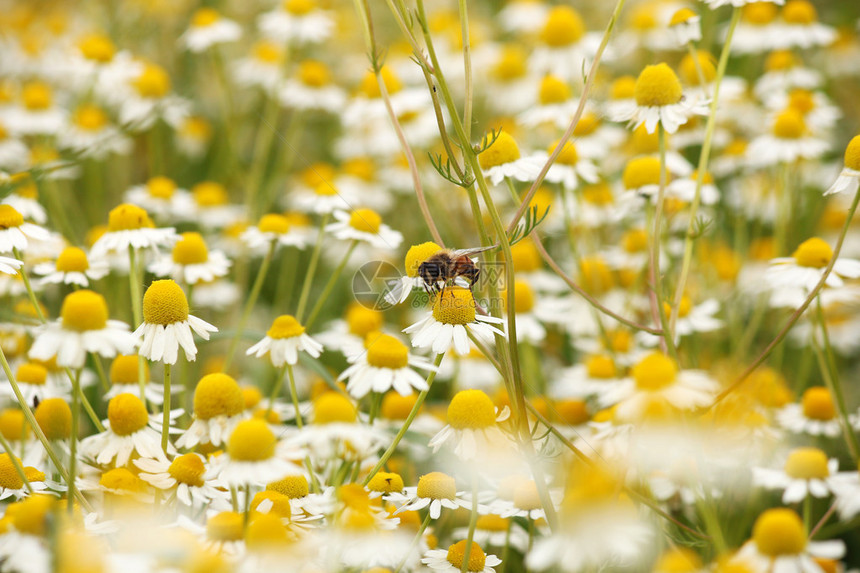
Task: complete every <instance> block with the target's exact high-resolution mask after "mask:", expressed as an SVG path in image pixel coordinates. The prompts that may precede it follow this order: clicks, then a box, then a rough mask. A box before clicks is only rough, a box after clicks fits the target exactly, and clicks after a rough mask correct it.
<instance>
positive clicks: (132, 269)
mask: <svg viewBox="0 0 860 573" xmlns="http://www.w3.org/2000/svg"><path fill="white" fill-rule="evenodd" d="M140 283H141V281H140V276H139V271H138V268H137V252H136V251H135V250H134V247H132V246H131V245H129V246H128V290H129V295H130V296H131V311H132V315H133V317H134V326H135V327H137V326H139V325H141V324H143V294H142V293H141V284H140ZM144 360H146V359H145V358H144V357H143V356H141V355H140V354H138V356H137V385H138V388H139V390H140V399H141V400H142V401H143V404H144V405H146V362H144Z"/></svg>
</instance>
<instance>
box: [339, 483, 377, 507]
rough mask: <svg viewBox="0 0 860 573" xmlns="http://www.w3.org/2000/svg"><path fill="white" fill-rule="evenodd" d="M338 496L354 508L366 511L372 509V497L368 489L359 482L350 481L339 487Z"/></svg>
mask: <svg viewBox="0 0 860 573" xmlns="http://www.w3.org/2000/svg"><path fill="white" fill-rule="evenodd" d="M337 497H338V499H340V500H341V501H342V502H343V504H344V505H345V506H346V507H348V508H350V509H352V510H358V511H366V510H368V509H370V497H369V495H368V493H367V491H366V490H365V489H364V488H363V487H361V486H360V485H359V484H357V483H348V484H346V485H342V486H340V487H339V488H337Z"/></svg>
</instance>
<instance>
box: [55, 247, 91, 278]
mask: <svg viewBox="0 0 860 573" xmlns="http://www.w3.org/2000/svg"><path fill="white" fill-rule="evenodd" d="M56 267H57V270H58V271H59V272H61V273H82V272H85V271H86V270H87V269H89V268H90V263H89V261H88V260H87V254H86V253H85V252H84V251H83V250H81V249H79V248H77V247H66V248H65V249H63V251H62V252H61V253H60V256H59V257H57V263H56Z"/></svg>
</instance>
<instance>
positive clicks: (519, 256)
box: [511, 241, 543, 273]
mask: <svg viewBox="0 0 860 573" xmlns="http://www.w3.org/2000/svg"><path fill="white" fill-rule="evenodd" d="M511 259H512V260H513V264H514V270H515V271H516V272H518V273H529V272H533V271H536V270H539V269H540V268H541V267H543V261H542V260H541V257H540V253H538V250H537V248H536V247H535V246H534V244H533V243H532V242H531V241H520V242H519V243H517V244H515V245H513V246H511Z"/></svg>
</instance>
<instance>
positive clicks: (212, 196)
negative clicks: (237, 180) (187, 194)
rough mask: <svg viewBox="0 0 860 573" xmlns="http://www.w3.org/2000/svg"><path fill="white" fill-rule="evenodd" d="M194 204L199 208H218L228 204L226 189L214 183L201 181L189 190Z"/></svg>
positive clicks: (228, 198)
mask: <svg viewBox="0 0 860 573" xmlns="http://www.w3.org/2000/svg"><path fill="white" fill-rule="evenodd" d="M191 194H192V195H193V196H194V202H195V203H197V204H198V205H200V206H201V207H219V206H221V205H226V204H227V203H229V202H230V197H229V196H228V195H227V189H225V188H224V186H223V185H221V184H220V183H216V182H215V181H202V182H200V183H198V184H197V185H195V186H194V187H192V188H191Z"/></svg>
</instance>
